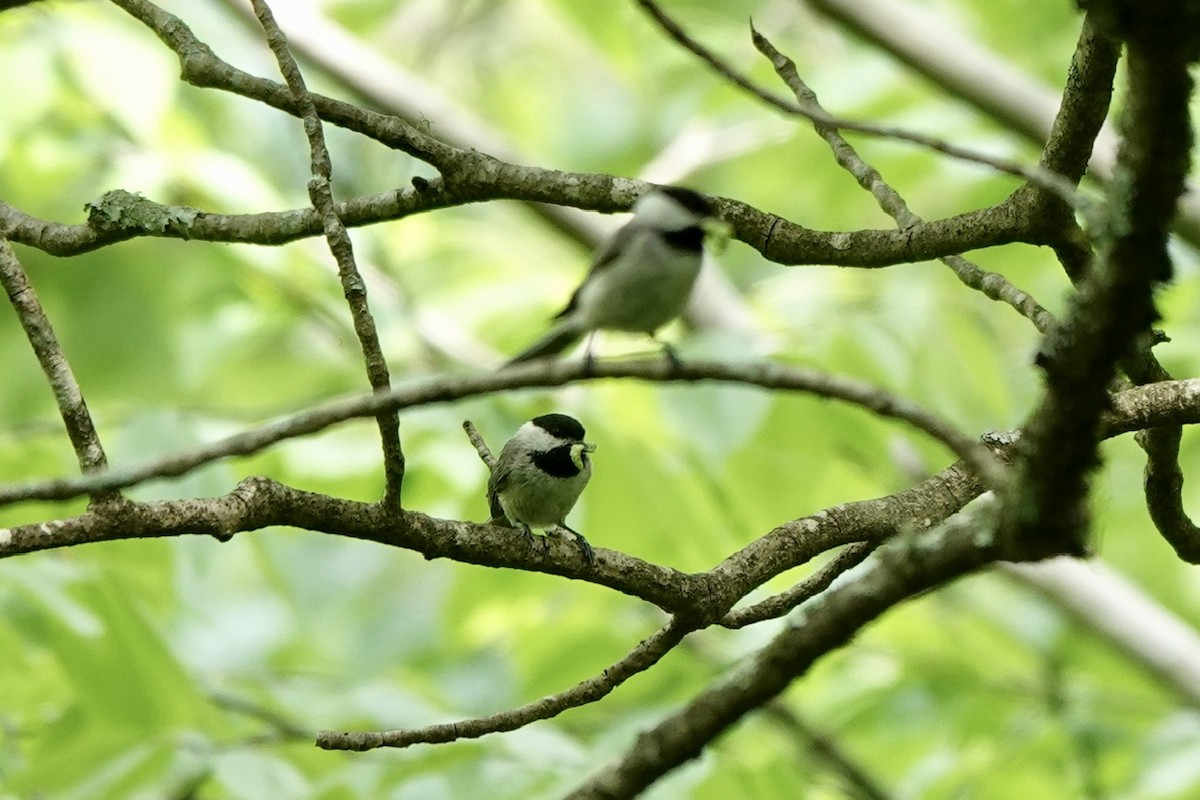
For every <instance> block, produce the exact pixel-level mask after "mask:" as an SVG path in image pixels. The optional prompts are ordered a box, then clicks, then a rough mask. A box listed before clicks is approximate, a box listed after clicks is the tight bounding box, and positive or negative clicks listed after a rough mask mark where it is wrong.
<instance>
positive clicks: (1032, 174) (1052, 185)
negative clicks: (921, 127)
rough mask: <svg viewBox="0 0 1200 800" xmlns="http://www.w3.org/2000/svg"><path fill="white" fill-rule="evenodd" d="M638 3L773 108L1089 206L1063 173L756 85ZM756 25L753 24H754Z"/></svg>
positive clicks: (648, 3)
mask: <svg viewBox="0 0 1200 800" xmlns="http://www.w3.org/2000/svg"><path fill="white" fill-rule="evenodd" d="M637 4H638V5H639V6H641V7H642V8H643V9H644V10H645V11H646V13H647V14H649V16H650V18H651V19H653V20H654V21H655V22H656V23H658V25H659V26H660V27H661V28H662V29H663V31H665V32H666V33H667V35H668V36H670V37H671V38H672V39H673V40H674V41H675V42H677V43H678V44H679V45H681V46H682V47H683V48H684V49H686V50H688V51H690V52H691V53H693V54H695V55H696V56H698V57H699V58H700V59H701V60H702V61H704V62H705V63H706V64H708V65H709V66H710V67H712V68H713V69H714V70H715V71H716V72H717V73H718V74H719V75H721V76H722V77H724V78H725V79H726V80H728V81H730V82H731V83H733V84H734V85H735V86H737V87H738V88H739V89H742V90H743V91H745V92H747V93H749V94H750V95H751V96H752V97H755V98H757V99H758V100H760V101H762V102H764V103H766V104H767V105H769V106H772V107H773V108H775V109H777V110H779V111H783V112H784V113H786V114H791V115H795V116H799V117H804V118H805V119H808V120H810V121H812V122H814V123H822V124H825V125H829V126H831V127H833V128H840V129H842V130H847V131H855V132H857V133H863V134H868V135H871V136H879V137H882V138H887V139H894V140H896V141H901V142H911V143H913V144H917V145H920V146H921V147H924V148H926V149H929V150H933V151H935V152H938V153H941V154H943V155H946V156H950V157H951V158H956V159H960V160H962V161H968V162H971V163H975V164H982V165H984V166H987V167H990V168H992V169H994V170H996V171H997V172H1003V173H1006V174H1009V175H1015V176H1017V177H1019V178H1023V179H1025V180H1027V181H1031V182H1033V183H1036V184H1038V185H1039V186H1042V187H1044V188H1045V189H1047V190H1048V191H1051V192H1055V193H1056V194H1058V195H1059V196H1061V197H1062V198H1063V200H1065V201H1067V202H1069V203H1071V204H1072V205H1076V204H1078V205H1080V206H1084V205H1086V204H1085V202H1084V199H1083V198H1082V197H1080V195H1079V194H1078V192H1076V191H1075V187H1074V186H1072V185H1071V184H1070V183H1069V182H1067V181H1064V180H1063V179H1062V178H1061V177H1060V176H1058V175H1055V174H1054V173H1052V172H1048V171H1046V170H1043V169H1041V168H1040V167H1037V166H1034V167H1029V166H1026V165H1024V164H1019V163H1017V162H1015V161H1011V160H1009V159H1005V158H996V157H993V156H989V155H985V154H983V153H979V152H976V151H974V150H970V149H968V148H965V147H960V146H958V145H955V144H951V143H950V142H947V141H945V140H943V139H938V138H936V137H934V136H927V135H925V134H922V133H914V132H912V131H908V130H905V129H903V128H893V127H887V126H883V125H873V124H871V123H867V122H857V121H855V120H848V119H839V118H837V117H831V116H829V115H828V114H827V113H826V112H825V110H824V109H814V108H809V107H806V106H805V105H804V104H803V103H801V104H796V103H793V102H791V101H789V100H785V99H783V98H780V97H777V96H776V95H773V94H771V93H770V92H768V91H766V90H764V89H762V88H760V87H758V86H756V85H755V84H754V83H753V82H751V81H750V80H749V79H747V78H745V77H744V76H742V75H741V74H740V73H738V71H737V70H735V69H733V67H731V66H729V65H728V64H726V63H725V62H724V60H723V59H721V58H720V57H719V56H717V55H716V54H715V53H713V52H712V51H710V50H709V49H708V48H706V47H705V46H704V45H702V44H700V43H699V42H697V41H696V40H695V39H693V38H692V37H691V36H689V35H688V34H687V32H686V31H684V30H683V28H682V27H680V25H679V23H677V22H675V20H673V19H671V18H670V17H669V16H667V14H666V13H664V12H663V11H662V9H660V8H659V7H658V5H657V3H655V2H654V0H637ZM751 27H752V28H753V24H751Z"/></svg>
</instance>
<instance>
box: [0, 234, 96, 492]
mask: <svg viewBox="0 0 1200 800" xmlns="http://www.w3.org/2000/svg"><path fill="white" fill-rule="evenodd" d="M0 286H3V287H4V291H5V292H6V293H7V294H8V299H9V301H10V302H11V303H12V306H13V310H14V311H16V312H17V319H19V320H20V321H21V327H22V328H24V329H25V335H26V337H27V338H28V339H29V344H30V345H32V347H33V352H34V355H36V356H37V360H38V363H39V364H41V365H42V372H44V373H45V374H46V380H47V381H49V382H50V389H51V391H53V392H54V400H55V402H56V403H57V404H58V413H59V415H60V416H61V417H62V421H63V425H64V426H65V427H66V429H67V438H69V439H70V440H71V446H72V447H73V448H74V449H75V457H76V459H77V460H78V462H79V470H80V471H81V472H82V473H83V474H84V475H88V474H94V473H96V472H100V471H102V470H104V469H105V468H106V467H107V466H108V458H107V457H106V456H105V455H104V447H103V445H101V444H100V436H99V434H97V433H96V426H95V424H94V423H93V422H92V415H91V413H90V412H89V411H88V407H87V403H86V402H85V401H84V399H83V391H82V390H81V389H80V388H79V382H78V381H76V380H75V373H74V372H72V370H71V365H70V363H69V362H68V361H67V355H66V353H64V352H63V350H62V346H61V345H59V343H58V337H57V336H55V335H54V327H53V326H52V325H51V324H50V318H49V317H47V316H46V312H45V311H44V310H43V309H42V304H41V303H40V302H39V301H38V297H37V293H36V292H35V291H34V290H33V285H32V284H30V283H29V276H28V275H26V274H25V269H24V268H23V267H22V266H21V262H20V261H18V260H17V254H16V253H14V252H13V249H12V246H11V245H10V244H9V243H8V240H7V239H5V238H3V237H0ZM90 494H91V496H92V500H93V501H94V502H101V501H105V500H111V499H115V498H116V497H117V494H116V493H115V492H113V491H112V490H103V489H101V490H96V491H93V492H91V493H90Z"/></svg>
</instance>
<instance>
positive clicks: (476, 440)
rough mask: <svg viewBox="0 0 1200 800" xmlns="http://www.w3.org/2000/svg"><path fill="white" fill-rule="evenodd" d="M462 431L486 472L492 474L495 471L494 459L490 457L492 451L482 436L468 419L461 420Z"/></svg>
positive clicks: (492, 456)
mask: <svg viewBox="0 0 1200 800" xmlns="http://www.w3.org/2000/svg"><path fill="white" fill-rule="evenodd" d="M463 430H464V431H466V432H467V439H468V440H469V441H470V442H471V445H472V446H473V447H474V448H475V452H476V453H479V459H480V460H481V461H483V463H484V465H485V466H486V467H487V468H488V472H494V471H495V470H496V457H495V456H494V455H492V449H491V448H490V447H488V445H487V442H485V441H484V440H483V434H481V433H480V432H479V431H477V430H476V429H475V423H473V422H471V420H469V419H467V420H463Z"/></svg>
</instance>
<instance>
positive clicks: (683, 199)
mask: <svg viewBox="0 0 1200 800" xmlns="http://www.w3.org/2000/svg"><path fill="white" fill-rule="evenodd" d="M657 191H660V192H662V193H663V194H665V195H666V196H667V197H670V198H671V199H672V200H674V201H675V202H676V203H679V205H681V206H683V207H684V208H686V209H687V210H688V211H691V212H693V213H695V214H699V215H700V216H702V217H715V216H716V214H717V209H716V208H715V207H714V206H713V204H712V202H711V201H710V200H709V199H708V198H707V197H705V196H704V195H702V194H700V193H699V192H696V191H693V190H691V189H685V188H684V187H682V186H659V187H658V189H657Z"/></svg>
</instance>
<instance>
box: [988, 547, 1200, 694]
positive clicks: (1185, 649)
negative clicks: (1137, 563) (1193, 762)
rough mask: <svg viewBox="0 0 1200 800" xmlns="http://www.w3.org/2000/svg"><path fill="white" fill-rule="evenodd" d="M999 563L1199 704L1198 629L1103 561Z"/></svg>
mask: <svg viewBox="0 0 1200 800" xmlns="http://www.w3.org/2000/svg"><path fill="white" fill-rule="evenodd" d="M1002 566H1003V569H1004V571H1005V572H1007V573H1008V574H1010V575H1012V576H1013V577H1015V578H1017V579H1018V580H1020V581H1021V582H1022V583H1025V584H1028V585H1030V586H1033V587H1034V588H1035V589H1037V590H1038V591H1039V592H1041V593H1042V594H1044V595H1046V596H1047V597H1048V598H1050V599H1051V600H1052V601H1054V602H1055V603H1056V604H1058V605H1060V606H1062V607H1063V608H1065V609H1066V610H1067V611H1068V612H1070V614H1071V615H1072V616H1074V617H1075V618H1076V619H1078V620H1079V621H1080V623H1081V624H1083V625H1084V626H1086V627H1087V628H1089V629H1091V630H1093V631H1095V632H1097V633H1098V634H1100V636H1102V637H1103V638H1105V639H1107V640H1108V641H1109V642H1110V643H1112V644H1113V645H1114V646H1115V647H1116V648H1117V649H1119V650H1121V651H1122V652H1124V653H1125V654H1126V655H1127V656H1129V658H1130V659H1131V660H1133V661H1134V662H1135V663H1137V664H1140V665H1142V666H1144V667H1146V668H1147V669H1148V670H1149V671H1150V672H1152V673H1153V674H1154V675H1155V676H1156V677H1157V678H1158V679H1159V680H1161V681H1162V682H1163V683H1164V684H1165V685H1167V686H1170V687H1171V688H1173V689H1174V690H1175V691H1176V692H1178V693H1179V695H1180V696H1181V697H1183V698H1185V699H1186V700H1187V702H1188V703H1190V704H1191V705H1193V706H1196V707H1198V708H1200V634H1198V633H1197V632H1196V629H1195V628H1193V627H1192V626H1191V625H1189V624H1187V623H1186V622H1184V621H1183V620H1182V619H1180V618H1179V617H1177V616H1175V615H1174V614H1172V613H1171V612H1170V611H1168V610H1167V609H1166V608H1164V607H1163V606H1162V605H1160V604H1159V603H1158V602H1156V601H1155V600H1154V599H1153V598H1152V597H1150V596H1148V595H1147V594H1146V593H1145V592H1143V591H1142V590H1141V589H1139V588H1138V587H1137V586H1135V585H1134V584H1133V583H1131V582H1130V581H1129V580H1128V579H1126V578H1125V577H1123V576H1122V575H1121V574H1119V573H1118V572H1116V571H1115V570H1113V569H1112V568H1111V567H1109V566H1108V565H1106V564H1105V563H1104V562H1103V561H1099V560H1095V559H1093V560H1091V561H1088V562H1083V561H1078V560H1076V559H1072V558H1054V559H1049V560H1047V561H1042V562H1039V563H1036V564H1004V565H1002Z"/></svg>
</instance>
